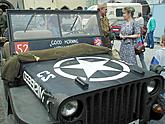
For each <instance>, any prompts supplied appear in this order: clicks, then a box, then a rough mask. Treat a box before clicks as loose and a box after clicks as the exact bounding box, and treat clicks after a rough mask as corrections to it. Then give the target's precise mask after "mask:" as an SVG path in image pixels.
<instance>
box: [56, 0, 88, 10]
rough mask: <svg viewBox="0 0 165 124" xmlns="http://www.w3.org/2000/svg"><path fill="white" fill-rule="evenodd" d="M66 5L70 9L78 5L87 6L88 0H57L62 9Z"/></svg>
mask: <svg viewBox="0 0 165 124" xmlns="http://www.w3.org/2000/svg"><path fill="white" fill-rule="evenodd" d="M64 5H66V6H68V7H69V8H70V9H74V8H77V7H78V6H82V7H86V0H57V6H58V8H59V9H60V8H61V7H63V6H64Z"/></svg>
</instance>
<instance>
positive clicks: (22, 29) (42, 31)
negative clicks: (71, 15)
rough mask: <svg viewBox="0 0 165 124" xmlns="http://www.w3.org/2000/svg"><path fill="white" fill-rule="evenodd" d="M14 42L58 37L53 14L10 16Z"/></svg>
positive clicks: (56, 21) (57, 24) (56, 19)
mask: <svg viewBox="0 0 165 124" xmlns="http://www.w3.org/2000/svg"><path fill="white" fill-rule="evenodd" d="M11 21H12V22H11V23H12V29H13V37H14V40H23V39H25V40H26V39H42V38H55V37H60V30H59V23H58V18H57V15H55V14H49V15H48V14H26V15H19V14H17V15H11Z"/></svg>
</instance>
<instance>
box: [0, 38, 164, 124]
mask: <svg viewBox="0 0 165 124" xmlns="http://www.w3.org/2000/svg"><path fill="white" fill-rule="evenodd" d="M114 48H115V49H117V50H119V48H120V41H118V40H116V41H115V43H114ZM158 48H160V46H159V45H156V46H155V49H146V52H145V62H146V64H147V66H148V67H149V64H150V61H151V58H152V55H153V53H154V52H155V50H157V49H158ZM138 63H139V58H138ZM0 69H1V68H0ZM6 108H7V103H6V101H5V99H4V89H3V83H2V80H1V79H0V124H11V123H10V122H7V121H6V120H5V118H6ZM150 124H165V117H164V118H162V119H161V120H160V121H151V122H150Z"/></svg>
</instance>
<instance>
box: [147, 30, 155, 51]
mask: <svg viewBox="0 0 165 124" xmlns="http://www.w3.org/2000/svg"><path fill="white" fill-rule="evenodd" d="M147 46H149V47H150V48H154V31H150V32H149V33H148V34H147Z"/></svg>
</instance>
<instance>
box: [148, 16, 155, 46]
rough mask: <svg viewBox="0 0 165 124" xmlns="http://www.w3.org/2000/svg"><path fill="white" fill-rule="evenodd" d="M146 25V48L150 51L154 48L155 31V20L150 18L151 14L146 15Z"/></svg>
mask: <svg viewBox="0 0 165 124" xmlns="http://www.w3.org/2000/svg"><path fill="white" fill-rule="evenodd" d="M148 18H149V20H148V23H147V46H146V47H149V48H150V49H153V48H154V36H153V35H154V31H155V28H156V21H155V18H154V17H152V14H151V13H150V14H149V15H148Z"/></svg>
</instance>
